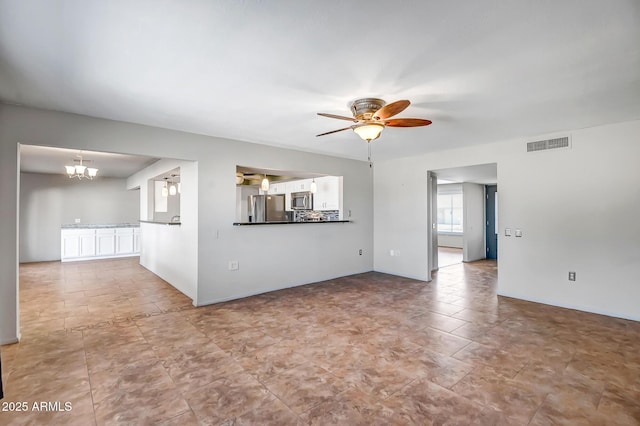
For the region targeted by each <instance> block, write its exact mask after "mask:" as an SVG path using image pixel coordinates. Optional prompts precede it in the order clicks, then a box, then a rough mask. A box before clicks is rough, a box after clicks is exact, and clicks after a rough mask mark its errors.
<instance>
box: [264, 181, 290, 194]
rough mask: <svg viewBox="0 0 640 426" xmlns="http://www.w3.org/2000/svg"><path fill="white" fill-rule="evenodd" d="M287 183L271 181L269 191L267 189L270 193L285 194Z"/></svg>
mask: <svg viewBox="0 0 640 426" xmlns="http://www.w3.org/2000/svg"><path fill="white" fill-rule="evenodd" d="M286 185H287V184H286V183H284V182H280V183H270V184H269V191H267V193H268V194H284V193H285V191H286Z"/></svg>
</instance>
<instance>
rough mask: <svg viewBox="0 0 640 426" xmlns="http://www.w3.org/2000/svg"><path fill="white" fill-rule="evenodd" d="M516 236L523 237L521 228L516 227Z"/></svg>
mask: <svg viewBox="0 0 640 426" xmlns="http://www.w3.org/2000/svg"><path fill="white" fill-rule="evenodd" d="M516 237H518V238H520V237H522V231H521V230H520V229H516Z"/></svg>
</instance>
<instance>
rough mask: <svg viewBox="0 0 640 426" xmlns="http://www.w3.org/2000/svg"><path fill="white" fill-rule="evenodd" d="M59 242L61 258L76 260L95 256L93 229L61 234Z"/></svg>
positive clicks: (73, 230)
mask: <svg viewBox="0 0 640 426" xmlns="http://www.w3.org/2000/svg"><path fill="white" fill-rule="evenodd" d="M61 237H62V238H61V239H60V240H61V247H60V251H61V257H62V258H65V257H66V258H77V257H84V256H95V253H96V238H95V230H93V229H71V230H69V231H68V232H66V233H63V234H62V236H61Z"/></svg>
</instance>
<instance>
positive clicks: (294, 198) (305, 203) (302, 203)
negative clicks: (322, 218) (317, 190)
mask: <svg viewBox="0 0 640 426" xmlns="http://www.w3.org/2000/svg"><path fill="white" fill-rule="evenodd" d="M291 210H313V194H312V193H311V192H310V191H303V192H292V193H291Z"/></svg>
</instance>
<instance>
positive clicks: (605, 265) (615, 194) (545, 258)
mask: <svg viewBox="0 0 640 426" xmlns="http://www.w3.org/2000/svg"><path fill="white" fill-rule="evenodd" d="M567 133H568V134H570V135H571V137H572V148H571V149H569V150H552V151H546V152H538V153H527V152H526V146H525V143H526V142H528V141H532V140H537V139H543V138H547V137H550V136H556V135H539V136H538V137H532V138H528V139H526V140H525V139H518V140H511V141H505V142H499V143H494V144H488V145H483V146H476V147H469V148H465V149H457V150H449V151H442V152H439V153H437V154H432V153H431V154H428V155H423V156H417V157H411V158H403V159H397V160H392V161H386V162H380V161H378V162H377V163H376V166H375V174H374V188H375V197H374V211H375V216H374V217H375V224H374V235H375V244H374V246H375V252H374V267H375V269H376V270H379V271H383V272H389V273H394V274H398V275H403V276H408V277H414V278H418V279H423V280H424V279H426V278H427V256H428V253H427V241H426V217H427V212H426V204H427V203H426V197H427V194H426V171H427V170H438V169H442V168H449V167H460V166H468V165H474V164H486V163H494V162H495V163H497V164H498V186H499V188H500V199H499V206H498V210H499V217H500V223H499V227H500V228H499V229H500V235H499V242H498V250H499V253H498V258H499V259H500V261H499V262H498V292H499V294H502V295H506V296H513V297H518V298H522V299H526V300H532V301H538V302H543V303H548V304H553V305H559V306H565V307H571V308H576V309H581V310H585V311H591V312H597V313H603V314H607V315H612V316H618V317H623V318H629V319H635V320H640V304H639V303H638V300H640V285H638V276H640V221H638V219H637V218H638V212H640V186H639V185H638V182H640V167H638V165H637V163H638V158H640V143H638V140H639V139H640V121H632V122H626V123H619V124H611V125H606V126H599V127H593V128H588V129H581V130H573V131H570V132H565V133H560V134H557V135H558V136H559V135H566V134H567ZM505 227H509V228H511V229H512V230H515V229H516V228H520V229H522V232H523V237H522V238H515V237H513V236H512V237H505V236H504V228H505ZM391 248H397V249H400V250H401V253H402V257H390V256H389V254H388V250H389V249H391ZM568 271H576V272H577V281H576V282H574V283H571V282H569V281H568V280H567V273H568Z"/></svg>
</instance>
